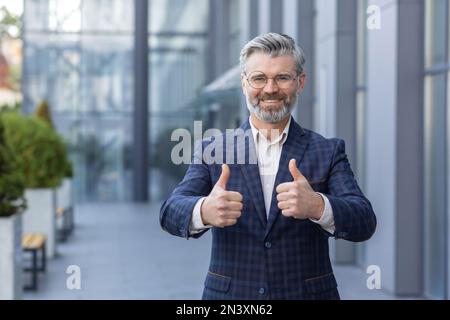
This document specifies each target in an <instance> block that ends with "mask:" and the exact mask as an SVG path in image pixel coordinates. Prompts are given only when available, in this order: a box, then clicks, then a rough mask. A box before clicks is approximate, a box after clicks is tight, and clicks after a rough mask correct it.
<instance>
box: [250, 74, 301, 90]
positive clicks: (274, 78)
mask: <svg viewBox="0 0 450 320" xmlns="http://www.w3.org/2000/svg"><path fill="white" fill-rule="evenodd" d="M255 72H260V73H261V74H263V75H264V76H265V77H266V83H265V84H264V86H262V87H261V88H255V87H254V86H252V85H251V84H250V80H249V79H248V78H249V76H250V75H251V74H253V73H255ZM283 72H285V73H286V74H289V75H290V76H291V77H292V80H291V84H292V83H293V82H294V81H295V80H296V79H297V78H300V77H301V76H303V75H305V73H304V72H300V73H299V74H298V75H296V76H294V75H292V73H290V72H288V71H283ZM281 74H282V73H281ZM242 75H243V76H244V78H245V80H247V82H248V85H249V86H250V87H252V88H253V89H256V90H261V89H263V88H264V87H265V86H267V84H268V83H269V79H272V80H274V82H275V84H276V85H277V87H278V88H280V89H287V88H288V87H286V88H284V87H280V86H279V85H278V82H277V80H276V77H278V76H279V75H280V74H277V75H276V76H275V77H268V76H267V75H266V74H265V73H264V72H262V71H258V70H255V71H252V72H251V73H250V74H249V75H247V73H246V72H245V71H243V72H242Z"/></svg>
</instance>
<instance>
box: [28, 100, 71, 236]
mask: <svg viewBox="0 0 450 320" xmlns="http://www.w3.org/2000/svg"><path fill="white" fill-rule="evenodd" d="M35 116H36V117H37V118H38V119H40V120H42V121H43V122H45V123H46V124H47V125H48V126H49V127H50V128H52V130H54V132H55V134H58V133H57V132H56V130H55V126H54V125H53V120H52V115H51V111H50V106H49V104H48V102H47V101H46V100H43V101H42V102H41V103H39V105H38V106H37V108H36V111H35ZM62 161H63V162H64V169H63V179H62V181H61V184H60V185H59V186H58V187H57V188H56V213H57V216H56V219H57V220H56V228H57V230H58V233H59V234H60V236H59V238H60V239H62V240H64V239H65V238H66V237H67V235H68V233H69V232H70V231H71V230H72V227H73V201H72V177H73V167H72V163H71V162H70V160H69V158H68V155H67V148H66V144H64V156H63V159H62Z"/></svg>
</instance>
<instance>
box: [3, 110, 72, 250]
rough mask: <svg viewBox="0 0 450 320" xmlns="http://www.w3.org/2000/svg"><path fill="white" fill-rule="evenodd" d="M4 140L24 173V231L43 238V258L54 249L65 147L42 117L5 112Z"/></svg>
mask: <svg viewBox="0 0 450 320" xmlns="http://www.w3.org/2000/svg"><path fill="white" fill-rule="evenodd" d="M3 121H4V127H5V137H6V142H7V144H8V145H9V147H10V148H11V150H12V151H13V153H14V154H15V155H16V156H17V157H18V158H19V159H20V161H19V163H20V165H21V170H22V172H23V173H24V176H25V186H26V191H25V198H26V200H27V204H28V208H27V210H26V211H25V213H24V216H23V230H24V232H40V233H44V234H45V235H46V237H47V245H46V249H47V250H46V251H47V257H49V258H52V257H53V256H54V255H55V251H56V215H55V212H56V192H55V188H56V187H58V186H59V185H60V183H61V180H62V177H63V175H64V171H65V162H64V157H65V147H64V143H63V142H62V140H61V138H60V137H59V136H58V135H57V134H56V133H55V132H54V130H53V129H52V128H51V127H50V126H48V125H47V124H46V123H45V122H43V121H42V120H39V119H38V118H36V117H26V116H23V115H21V114H18V113H13V112H8V113H5V114H4V115H3Z"/></svg>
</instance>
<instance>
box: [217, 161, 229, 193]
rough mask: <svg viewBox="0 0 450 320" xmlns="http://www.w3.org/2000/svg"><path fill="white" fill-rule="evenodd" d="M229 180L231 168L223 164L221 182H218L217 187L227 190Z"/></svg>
mask: <svg viewBox="0 0 450 320" xmlns="http://www.w3.org/2000/svg"><path fill="white" fill-rule="evenodd" d="M228 179H230V168H229V167H228V165H227V164H223V165H222V174H221V175H220V177H219V180H217V183H216V186H219V187H221V188H222V189H226V188H227V182H228Z"/></svg>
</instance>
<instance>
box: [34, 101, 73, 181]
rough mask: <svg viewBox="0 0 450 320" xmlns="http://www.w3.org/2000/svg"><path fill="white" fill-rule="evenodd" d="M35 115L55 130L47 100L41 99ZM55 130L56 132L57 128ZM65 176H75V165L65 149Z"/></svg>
mask: <svg viewBox="0 0 450 320" xmlns="http://www.w3.org/2000/svg"><path fill="white" fill-rule="evenodd" d="M34 115H35V116H36V117H37V118H38V119H40V120H42V121H44V122H45V123H47V124H48V125H49V126H50V127H51V128H52V129H53V130H55V127H54V125H53V120H52V113H51V111H50V106H49V104H48V102H47V101H46V100H43V101H41V103H39V104H38V106H37V108H36V111H35V112H34ZM55 132H56V130H55ZM64 148H65V147H64ZM63 176H64V177H68V178H71V177H73V166H72V163H71V162H70V160H69V158H68V156H67V151H65V153H64V175H63Z"/></svg>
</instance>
